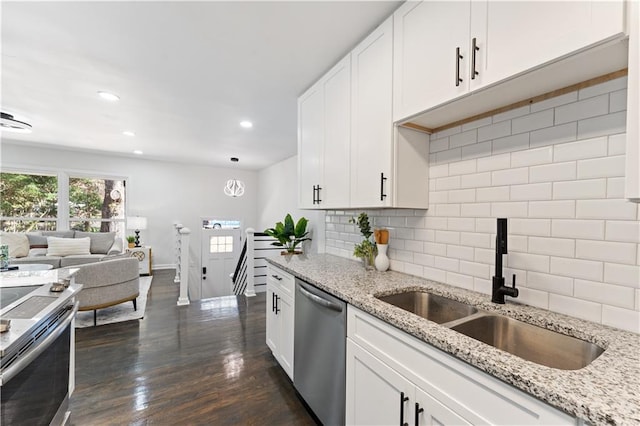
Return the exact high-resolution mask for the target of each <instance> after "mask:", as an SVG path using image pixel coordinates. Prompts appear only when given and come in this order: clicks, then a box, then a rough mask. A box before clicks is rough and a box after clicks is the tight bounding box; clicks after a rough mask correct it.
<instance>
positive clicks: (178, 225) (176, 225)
mask: <svg viewBox="0 0 640 426" xmlns="http://www.w3.org/2000/svg"><path fill="white" fill-rule="evenodd" d="M173 227H174V230H175V232H174V238H173V239H174V244H175V253H174V259H175V262H176V276H175V277H174V278H173V282H174V283H179V282H180V257H181V256H180V252H181V248H180V230H181V229H182V228H183V226H182V224H181V223H179V222H174V223H173Z"/></svg>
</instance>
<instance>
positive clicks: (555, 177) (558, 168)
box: [529, 161, 577, 183]
mask: <svg viewBox="0 0 640 426" xmlns="http://www.w3.org/2000/svg"><path fill="white" fill-rule="evenodd" d="M576 177H577V172H576V162H575V161H569V162H566V163H555V164H545V165H542V166H533V167H529V182H531V183H534V182H559V181H563V180H575V179H576Z"/></svg>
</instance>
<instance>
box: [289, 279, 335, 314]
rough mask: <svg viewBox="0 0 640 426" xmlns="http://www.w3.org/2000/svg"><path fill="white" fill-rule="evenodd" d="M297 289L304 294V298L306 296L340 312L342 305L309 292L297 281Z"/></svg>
mask: <svg viewBox="0 0 640 426" xmlns="http://www.w3.org/2000/svg"><path fill="white" fill-rule="evenodd" d="M298 285H299V286H300V287H299V290H300V293H301V294H302V295H303V296H305V297H306V298H308V299H309V300H311V301H312V302H315V303H317V304H318V305H321V306H324V307H325V308H329V309H331V310H334V311H337V312H342V306H340V305H337V304H335V303H333V302H331V301H329V300H327V299H323V298H322V297H320V296H318V295H316V294H313V293H311V292H310V291H309V290H307V289H306V288H305V287H304V286H303V285H302V284H300V283H298Z"/></svg>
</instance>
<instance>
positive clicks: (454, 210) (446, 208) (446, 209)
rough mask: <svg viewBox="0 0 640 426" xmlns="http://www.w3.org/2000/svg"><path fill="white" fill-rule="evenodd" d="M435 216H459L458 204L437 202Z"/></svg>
mask: <svg viewBox="0 0 640 426" xmlns="http://www.w3.org/2000/svg"><path fill="white" fill-rule="evenodd" d="M449 196H451V195H449ZM436 216H460V204H437V205H436Z"/></svg>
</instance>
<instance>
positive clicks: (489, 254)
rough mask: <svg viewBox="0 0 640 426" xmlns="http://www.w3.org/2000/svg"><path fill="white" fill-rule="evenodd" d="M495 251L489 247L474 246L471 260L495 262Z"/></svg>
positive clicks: (489, 263) (490, 263)
mask: <svg viewBox="0 0 640 426" xmlns="http://www.w3.org/2000/svg"><path fill="white" fill-rule="evenodd" d="M495 259H496V252H495V251H494V250H491V249H483V248H476V249H474V254H473V260H474V261H475V262H478V263H486V264H488V265H492V264H495V263H494V262H495Z"/></svg>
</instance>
